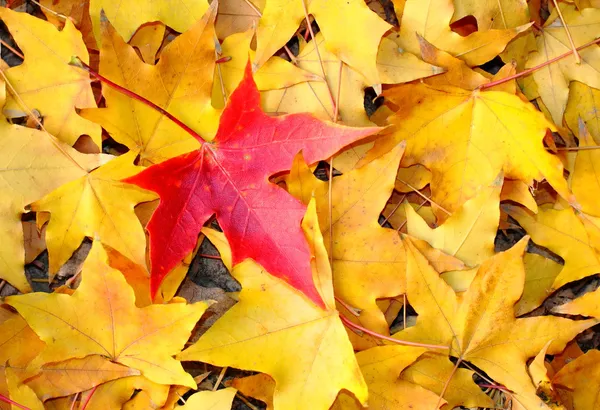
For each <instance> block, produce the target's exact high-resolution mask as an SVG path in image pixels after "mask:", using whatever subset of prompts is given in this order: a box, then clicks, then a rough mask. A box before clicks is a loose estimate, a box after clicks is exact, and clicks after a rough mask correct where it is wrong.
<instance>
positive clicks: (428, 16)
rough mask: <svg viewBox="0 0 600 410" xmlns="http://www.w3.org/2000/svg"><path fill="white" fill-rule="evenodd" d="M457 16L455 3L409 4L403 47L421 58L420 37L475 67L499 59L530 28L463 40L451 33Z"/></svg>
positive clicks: (474, 35)
mask: <svg viewBox="0 0 600 410" xmlns="http://www.w3.org/2000/svg"><path fill="white" fill-rule="evenodd" d="M453 13H454V4H453V1H452V0H427V1H423V0H407V1H406V5H405V7H404V12H403V14H402V21H401V22H400V37H399V38H398V43H399V45H400V46H401V47H403V48H404V49H405V50H406V51H409V52H411V53H413V54H417V55H418V54H419V50H420V47H419V40H418V38H417V36H416V34H419V35H420V36H422V37H423V38H425V39H426V40H427V41H428V42H430V43H431V44H433V45H434V46H436V47H437V48H439V49H441V50H444V51H446V52H448V53H450V54H452V55H453V56H455V57H459V58H461V59H462V60H464V61H465V62H466V63H467V64H468V65H469V66H475V65H480V64H483V63H485V62H487V61H489V60H491V59H493V58H494V57H496V56H497V55H498V54H499V53H500V52H501V51H502V50H504V48H505V47H506V44H507V43H508V42H509V41H510V40H512V39H513V38H514V37H516V36H517V35H518V34H519V33H522V32H523V31H525V30H527V29H528V28H529V26H530V24H526V25H522V26H519V27H515V28H508V29H504V30H496V29H492V30H486V31H477V32H475V33H472V34H470V35H468V36H467V37H462V36H461V35H460V34H458V33H455V32H453V31H452V30H451V29H450V20H451V18H452V15H453Z"/></svg>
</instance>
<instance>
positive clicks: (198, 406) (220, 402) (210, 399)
mask: <svg viewBox="0 0 600 410" xmlns="http://www.w3.org/2000/svg"><path fill="white" fill-rule="evenodd" d="M235 393H236V390H235V389H234V388H233V387H227V388H225V389H221V390H217V391H201V392H198V393H194V394H192V395H191V396H190V397H189V398H188V399H186V401H185V405H183V406H177V407H175V408H176V409H179V410H229V409H231V404H232V403H233V398H234V397H235Z"/></svg>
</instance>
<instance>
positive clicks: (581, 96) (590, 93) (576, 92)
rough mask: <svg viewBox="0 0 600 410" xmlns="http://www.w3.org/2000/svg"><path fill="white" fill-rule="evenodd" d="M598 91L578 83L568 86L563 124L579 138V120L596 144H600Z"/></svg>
mask: <svg viewBox="0 0 600 410" xmlns="http://www.w3.org/2000/svg"><path fill="white" fill-rule="evenodd" d="M599 102H600V90H597V89H595V88H592V87H589V86H587V85H585V84H583V83H580V82H579V81H571V84H570V85H569V101H568V102H567V108H566V109H565V122H566V123H567V125H568V126H569V128H570V129H571V131H573V133H574V134H575V135H576V136H577V137H579V129H580V122H579V120H580V119H581V120H582V121H583V122H584V124H585V127H586V128H587V130H588V131H589V133H590V134H591V135H592V137H593V139H594V141H595V142H596V144H600V108H599V107H598V104H599Z"/></svg>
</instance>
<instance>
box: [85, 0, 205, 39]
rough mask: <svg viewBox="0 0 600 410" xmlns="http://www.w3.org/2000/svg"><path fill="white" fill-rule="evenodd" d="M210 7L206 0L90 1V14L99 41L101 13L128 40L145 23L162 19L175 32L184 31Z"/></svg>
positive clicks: (100, 37)
mask: <svg viewBox="0 0 600 410" xmlns="http://www.w3.org/2000/svg"><path fill="white" fill-rule="evenodd" d="M207 9H208V2H207V1H206V0H175V1H173V0H168V1H167V0H145V1H143V2H135V1H126V2H114V1H111V0H90V16H91V17H92V25H93V26H94V35H95V37H96V41H98V43H99V44H100V43H101V42H102V41H103V39H102V34H101V31H102V29H101V24H102V23H101V20H102V18H101V14H102V12H103V13H104V14H105V16H106V18H107V19H108V20H110V21H111V22H112V24H113V25H114V26H115V29H116V30H117V32H118V33H119V35H120V36H121V37H123V38H125V40H126V41H129V39H130V38H131V36H132V35H133V33H135V31H136V30H137V29H138V27H139V26H141V25H142V24H144V23H148V22H150V21H162V22H163V23H165V24H166V25H167V26H169V27H171V28H172V29H174V30H175V31H178V32H180V33H183V32H184V31H186V30H188V29H189V28H190V27H192V26H193V25H194V24H195V23H196V21H198V20H200V18H202V15H203V14H204V13H205V12H206V10H207Z"/></svg>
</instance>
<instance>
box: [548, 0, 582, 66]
mask: <svg viewBox="0 0 600 410" xmlns="http://www.w3.org/2000/svg"><path fill="white" fill-rule="evenodd" d="M552 2H553V3H554V7H555V8H556V12H557V13H558V18H559V19H560V21H561V22H562V25H563V27H564V29H565V32H566V33H567V38H568V39H569V44H571V50H572V52H573V56H574V57H575V62H576V63H577V64H578V65H579V64H581V56H580V55H579V53H578V52H577V48H576V47H575V42H574V41H573V37H572V36H571V30H569V26H568V25H567V22H566V21H565V18H564V17H563V15H562V11H561V10H560V7H559V6H558V1H557V0H552Z"/></svg>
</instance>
